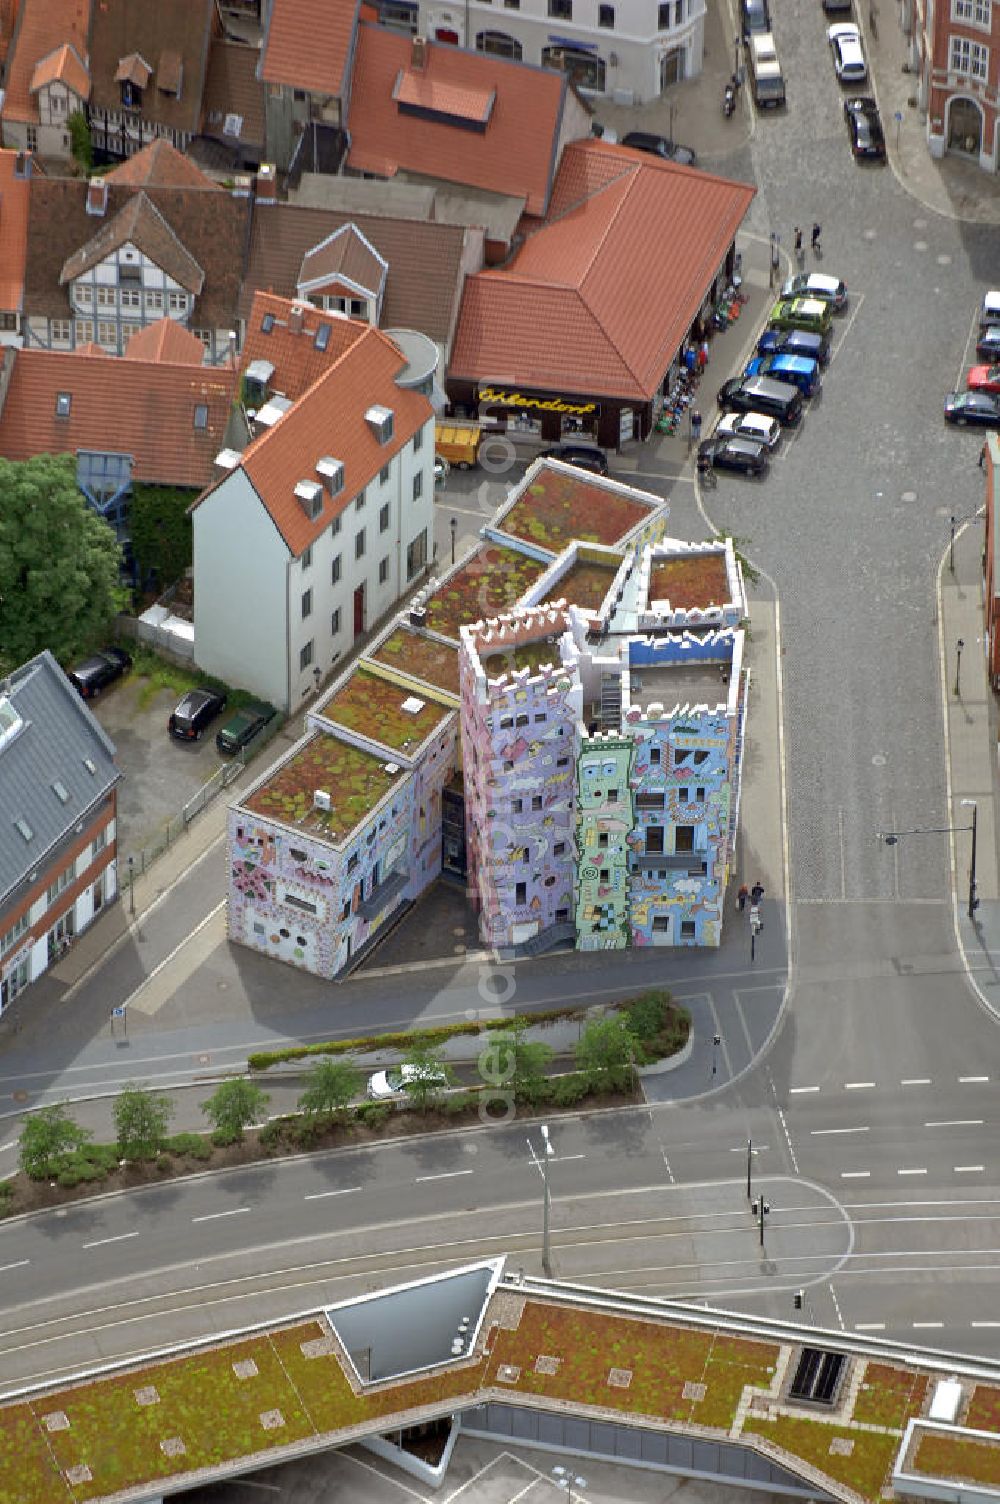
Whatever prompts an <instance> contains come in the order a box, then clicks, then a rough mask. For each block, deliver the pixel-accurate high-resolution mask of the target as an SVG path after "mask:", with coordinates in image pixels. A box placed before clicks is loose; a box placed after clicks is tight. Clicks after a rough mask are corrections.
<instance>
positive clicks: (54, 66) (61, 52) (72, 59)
mask: <svg viewBox="0 0 1000 1504" xmlns="http://www.w3.org/2000/svg"><path fill="white" fill-rule="evenodd" d="M57 80H58V81H59V82H61V83H64V84H65V85H66V87H67V88H68V89H72V90H73V93H74V94H76V95H78V97H79V98H80V99H89V98H90V74H89V73H88V72H87V65H86V63H85V62H84V61H83V58H82V57H81V56H80V54H79V53H78V52H77V50H76V48H75V47H72V46H71V45H70V44H69V43H68V42H64V43H63V45H62V46H61V47H57V48H56V50H55V51H54V52H50V53H49V55H48V57H43V58H42V60H41V62H40V63H39V64H38V65H37V67H36V68H35V71H34V73H33V74H32V75H31V85H30V89H31V93H32V94H37V93H38V90H39V89H44V88H45V85H46V84H53V83H55V82H56V81H57Z"/></svg>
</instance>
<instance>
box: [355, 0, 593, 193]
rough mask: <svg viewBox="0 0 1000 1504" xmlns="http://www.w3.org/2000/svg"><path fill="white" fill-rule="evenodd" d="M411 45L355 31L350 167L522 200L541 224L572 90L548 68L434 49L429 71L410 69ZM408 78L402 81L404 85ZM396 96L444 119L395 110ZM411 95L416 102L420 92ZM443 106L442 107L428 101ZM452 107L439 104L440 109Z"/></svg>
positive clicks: (389, 34)
mask: <svg viewBox="0 0 1000 1504" xmlns="http://www.w3.org/2000/svg"><path fill="white" fill-rule="evenodd" d="M411 53H412V40H411V38H409V37H406V36H401V35H400V34H399V33H397V32H393V31H387V30H384V29H383V28H381V27H378V26H368V25H364V24H362V25H361V26H359V27H358V42H357V52H356V57H355V63H354V73H353V77H352V82H351V102H350V107H349V112H348V117H347V124H348V129H349V132H350V141H351V149H350V152H349V154H348V158H347V162H348V166H349V167H351V168H354V169H357V170H359V171H371V172H382V173H384V172H385V164H386V163H391V164H392V166H393V172H396V171H404V170H409V171H412V172H419V173H421V174H423V175H424V176H426V177H432V178H441V179H443V180H444V181H445V182H451V183H465V184H469V185H471V186H473V187H476V188H484V189H487V190H489V191H491V192H493V193H504V194H508V195H510V196H512V197H515V198H523V199H524V200H525V201H526V207H527V209H528V211H529V212H530V213H533V214H544V212H545V209H546V206H547V204H548V200H549V192H550V189H551V185H552V176H553V172H554V167H555V159H556V150H557V146H558V141H559V131H560V126H561V124H562V118H563V108H564V104H565V100H566V94H567V88H568V82H567V78H566V75H565V74H564V73H561V72H556V71H554V70H553V69H550V68H535V67H530V66H529V65H528V64H526V63H515V62H511V61H510V60H509V59H507V58H499V57H494V56H492V55H486V54H484V53H479V52H462V51H460V50H459V49H458V48H457V47H448V46H446V45H444V44H438V43H435V42H428V43H427V44H426V63H425V65H424V67H423V69H421V70H419V71H417V70H414V69H413V68H412V67H411ZM401 76H402V80H401ZM400 88H402V89H404V91H405V93H406V94H407V96H409V95H410V94H411V93H413V94H414V97H415V98H416V97H419V98H420V99H421V101H422V107H423V108H424V109H427V110H432V109H437V110H440V111H442V112H443V116H444V117H447V115H449V114H452V115H456V116H457V119H458V120H461V121H463V122H465V123H464V124H456V123H454V122H449V120H448V119H447V118H442V115H439V116H438V117H437V118H434V119H427V118H423V117H422V116H421V115H420V114H419V113H418V114H413V113H410V112H409V110H407V111H406V112H405V113H404V111H402V110H401V109H400V108H399V103H397V95H398V94H399V90H400ZM414 91H415V92H414ZM494 92H495V95H496V97H495V100H494V102H493V107H492V110H491V111H490V112H489V116H488V120H487V122H486V125H485V129H484V130H469V129H468V118H469V116H468V111H469V109H470V108H471V106H472V104H473V103H475V102H476V101H478V102H479V103H478V106H477V108H479V109H481V108H482V101H483V97H484V96H485V95H487V94H492V93H494ZM433 99H437V100H438V103H437V104H433V103H429V102H428V101H430V100H433ZM448 100H450V101H452V103H450V104H447V103H442V102H441V101H448Z"/></svg>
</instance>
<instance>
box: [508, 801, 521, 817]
mask: <svg viewBox="0 0 1000 1504" xmlns="http://www.w3.org/2000/svg"><path fill="white" fill-rule="evenodd" d="M510 807H511V809H512V810H513V812H514V814H515V815H519V814H520V813H521V811H522V810H523V809H524V800H523V799H514V800H513V801H512V802H511V806H510Z"/></svg>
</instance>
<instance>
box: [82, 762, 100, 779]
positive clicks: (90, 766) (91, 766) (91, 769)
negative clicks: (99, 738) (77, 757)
mask: <svg viewBox="0 0 1000 1504" xmlns="http://www.w3.org/2000/svg"><path fill="white" fill-rule="evenodd" d="M83 766H84V767H85V768H86V769H87V772H88V773H89V774H90V776H91V777H92V778H96V776H97V764H96V762H95V761H94V759H93V758H92V757H85V758H84V759H83Z"/></svg>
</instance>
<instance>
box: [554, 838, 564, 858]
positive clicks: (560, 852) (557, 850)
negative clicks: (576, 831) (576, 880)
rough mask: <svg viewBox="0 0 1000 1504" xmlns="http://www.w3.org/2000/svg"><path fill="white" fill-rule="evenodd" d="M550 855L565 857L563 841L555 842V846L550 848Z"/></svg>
mask: <svg viewBox="0 0 1000 1504" xmlns="http://www.w3.org/2000/svg"><path fill="white" fill-rule="evenodd" d="M552 855H553V856H565V855H566V842H565V841H557V842H556V844H555V845H554V846H553V848H552Z"/></svg>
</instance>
